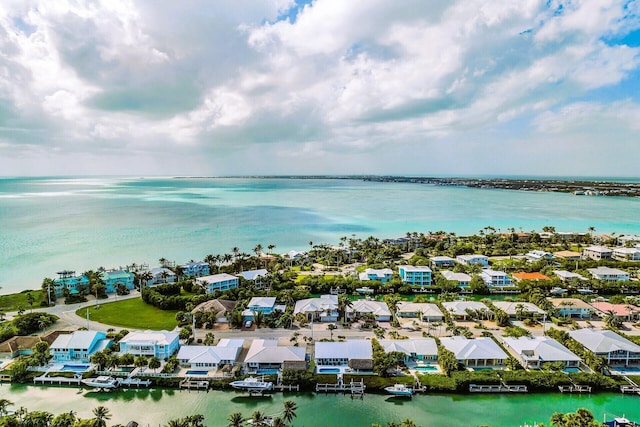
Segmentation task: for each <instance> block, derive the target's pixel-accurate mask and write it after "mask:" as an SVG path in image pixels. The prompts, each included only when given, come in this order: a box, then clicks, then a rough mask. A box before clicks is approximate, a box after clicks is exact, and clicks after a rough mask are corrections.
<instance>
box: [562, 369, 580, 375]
mask: <svg viewBox="0 0 640 427" xmlns="http://www.w3.org/2000/svg"><path fill="white" fill-rule="evenodd" d="M562 372H566V373H567V374H572V373H575V372H582V371H581V370H580V369H578V368H565V369H563V370H562Z"/></svg>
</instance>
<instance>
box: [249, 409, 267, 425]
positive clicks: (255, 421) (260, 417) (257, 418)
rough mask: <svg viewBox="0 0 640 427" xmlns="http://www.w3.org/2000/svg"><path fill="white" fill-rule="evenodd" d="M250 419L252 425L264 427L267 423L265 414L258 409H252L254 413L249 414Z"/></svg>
mask: <svg viewBox="0 0 640 427" xmlns="http://www.w3.org/2000/svg"><path fill="white" fill-rule="evenodd" d="M250 421H251V422H252V425H254V426H256V427H266V426H267V425H268V424H267V417H266V415H265V414H263V413H262V412H260V411H254V413H253V414H251V420H250Z"/></svg>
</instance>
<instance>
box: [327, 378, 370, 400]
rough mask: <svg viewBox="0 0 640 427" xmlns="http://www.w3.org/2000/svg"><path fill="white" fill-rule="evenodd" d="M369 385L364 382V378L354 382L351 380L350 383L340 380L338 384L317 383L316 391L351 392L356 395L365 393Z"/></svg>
mask: <svg viewBox="0 0 640 427" xmlns="http://www.w3.org/2000/svg"><path fill="white" fill-rule="evenodd" d="M366 388H367V386H366V385H365V384H364V380H360V381H356V382H354V381H353V380H351V382H350V383H349V384H344V383H342V382H338V383H336V384H316V392H323V393H329V392H333V393H351V394H352V395H354V396H362V395H364V390H365V389H366Z"/></svg>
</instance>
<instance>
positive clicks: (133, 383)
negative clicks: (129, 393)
mask: <svg viewBox="0 0 640 427" xmlns="http://www.w3.org/2000/svg"><path fill="white" fill-rule="evenodd" d="M120 385H121V386H124V387H149V386H150V385H151V380H143V379H140V378H131V377H127V378H123V379H121V380H120Z"/></svg>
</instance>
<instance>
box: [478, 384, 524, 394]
mask: <svg viewBox="0 0 640 427" xmlns="http://www.w3.org/2000/svg"><path fill="white" fill-rule="evenodd" d="M528 391H529V390H528V389H527V386H526V385H524V384H518V385H508V384H469V392H471V393H527V392H528Z"/></svg>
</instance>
